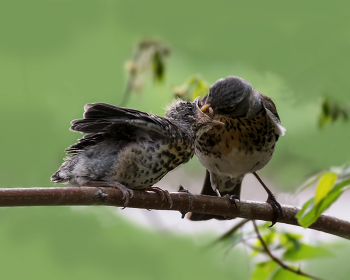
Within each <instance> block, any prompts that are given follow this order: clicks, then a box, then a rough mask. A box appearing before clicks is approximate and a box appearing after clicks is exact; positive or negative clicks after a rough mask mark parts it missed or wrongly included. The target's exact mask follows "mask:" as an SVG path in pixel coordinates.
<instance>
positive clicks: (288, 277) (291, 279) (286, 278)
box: [271, 266, 310, 280]
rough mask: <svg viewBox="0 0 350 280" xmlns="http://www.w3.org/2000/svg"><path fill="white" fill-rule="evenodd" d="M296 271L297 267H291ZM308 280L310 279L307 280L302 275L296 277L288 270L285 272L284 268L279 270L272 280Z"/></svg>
mask: <svg viewBox="0 0 350 280" xmlns="http://www.w3.org/2000/svg"><path fill="white" fill-rule="evenodd" d="M291 267H292V268H294V269H298V268H297V267H295V266H291ZM281 279H283V280H306V279H310V278H307V277H305V276H301V275H296V274H295V273H292V272H290V271H288V270H285V269H283V268H279V269H278V270H277V271H276V272H275V274H274V275H273V277H272V278H271V280H281Z"/></svg>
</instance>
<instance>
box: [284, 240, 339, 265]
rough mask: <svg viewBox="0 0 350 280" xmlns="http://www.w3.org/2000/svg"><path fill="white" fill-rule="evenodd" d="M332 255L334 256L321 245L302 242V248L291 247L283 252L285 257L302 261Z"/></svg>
mask: <svg viewBox="0 0 350 280" xmlns="http://www.w3.org/2000/svg"><path fill="white" fill-rule="evenodd" d="M330 256H333V254H332V253H330V252H329V251H328V250H326V249H324V248H322V247H321V246H319V247H315V246H311V245H308V244H301V246H300V248H299V249H297V250H296V249H294V248H290V249H288V250H287V251H285V252H284V254H283V258H284V259H285V260H289V261H300V260H306V259H314V258H321V257H330Z"/></svg>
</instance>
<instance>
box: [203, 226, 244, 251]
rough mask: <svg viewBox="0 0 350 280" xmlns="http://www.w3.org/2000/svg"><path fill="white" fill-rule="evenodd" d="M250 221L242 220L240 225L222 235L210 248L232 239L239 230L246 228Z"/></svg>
mask: <svg viewBox="0 0 350 280" xmlns="http://www.w3.org/2000/svg"><path fill="white" fill-rule="evenodd" d="M247 222H249V220H246V219H244V220H242V221H240V222H239V223H238V224H236V225H235V226H234V227H233V228H231V229H230V230H229V231H227V232H225V233H224V234H223V235H221V236H220V237H219V238H218V239H215V240H214V241H213V242H211V243H210V244H209V245H208V246H213V245H215V244H216V243H219V242H220V241H223V240H225V239H226V238H228V237H230V236H231V235H232V234H234V233H235V232H236V231H237V230H239V229H240V228H241V227H242V226H244V225H245V224H246V223H247Z"/></svg>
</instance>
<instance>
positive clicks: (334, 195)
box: [317, 179, 350, 216]
mask: <svg viewBox="0 0 350 280" xmlns="http://www.w3.org/2000/svg"><path fill="white" fill-rule="evenodd" d="M349 185H350V179H347V180H343V181H341V182H339V183H337V184H336V185H335V186H334V188H333V189H332V190H331V191H330V192H329V194H328V195H327V197H325V198H324V199H323V201H322V202H321V203H320V205H319V206H318V207H317V215H318V216H319V215H321V214H322V213H323V212H324V211H325V210H327V209H328V208H329V207H330V206H331V205H332V204H333V203H334V202H335V201H336V200H337V199H338V198H339V196H340V195H341V194H342V193H343V192H344V191H345V190H347V189H348V188H349Z"/></svg>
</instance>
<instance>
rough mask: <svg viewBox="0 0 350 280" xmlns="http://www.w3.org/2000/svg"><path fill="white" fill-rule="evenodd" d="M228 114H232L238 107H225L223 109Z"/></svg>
mask: <svg viewBox="0 0 350 280" xmlns="http://www.w3.org/2000/svg"><path fill="white" fill-rule="evenodd" d="M223 109H224V110H225V111H226V112H232V111H234V110H235V109H236V106H231V107H225V108H223Z"/></svg>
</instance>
